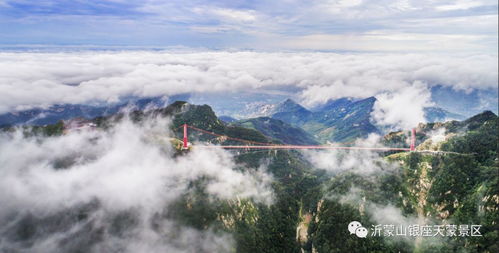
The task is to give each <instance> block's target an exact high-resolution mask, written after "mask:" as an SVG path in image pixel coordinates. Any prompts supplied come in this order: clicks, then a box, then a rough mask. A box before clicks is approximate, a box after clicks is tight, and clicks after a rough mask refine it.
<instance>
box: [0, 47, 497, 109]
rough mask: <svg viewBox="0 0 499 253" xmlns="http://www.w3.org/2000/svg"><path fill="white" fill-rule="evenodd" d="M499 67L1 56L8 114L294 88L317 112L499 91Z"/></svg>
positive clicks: (414, 61) (306, 56)
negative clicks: (377, 99)
mask: <svg viewBox="0 0 499 253" xmlns="http://www.w3.org/2000/svg"><path fill="white" fill-rule="evenodd" d="M497 67H498V65H497V56H492V55H475V56H452V57H451V56H441V55H438V56H435V55H433V56H432V55H415V54H403V55H400V54H334V53H257V52H206V51H205V52H164V51H161V52H146V51H125V52H63V53H29V52H25V53H0V93H1V94H2V100H1V101H0V113H5V112H8V111H13V110H22V109H29V108H33V107H38V106H48V105H51V104H54V103H70V104H71V103H92V102H116V101H119V100H120V99H121V98H123V97H127V96H169V95H175V94H180V93H187V92H198V93H207V92H227V91H248V90H249V91H252V90H255V89H257V90H258V89H259V90H262V92H264V90H265V89H286V88H290V89H293V90H298V91H299V94H297V97H298V99H299V100H301V102H302V103H304V104H305V105H314V104H319V103H323V102H326V101H327V100H329V99H333V98H340V97H357V98H360V97H367V96H375V95H379V94H384V93H394V94H397V92H398V91H399V90H401V89H406V88H409V89H411V88H410V87H413V83H414V82H418V83H422V84H424V85H428V86H431V85H437V84H440V85H447V86H452V87H453V88H455V89H462V90H470V89H487V88H496V86H497V81H498V73H497ZM380 96H381V98H383V96H384V95H380ZM387 96H388V95H387ZM385 97H386V96H385ZM386 98H388V97H386Z"/></svg>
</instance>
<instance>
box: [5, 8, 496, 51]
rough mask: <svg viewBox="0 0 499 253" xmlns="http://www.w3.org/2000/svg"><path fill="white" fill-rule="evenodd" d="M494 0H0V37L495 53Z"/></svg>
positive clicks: (32, 41)
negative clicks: (0, 31)
mask: <svg viewBox="0 0 499 253" xmlns="http://www.w3.org/2000/svg"><path fill="white" fill-rule="evenodd" d="M497 10H498V4H497V1H496V0H457V1H447V0H438V1H436V0H419V1H412V0H396V1H387V0H377V1H371V0H311V1H294V0H279V1H259V0H256V1H238V0H232V1H199V0H183V1H175V0H174V1H163V0H143V1H136V0H131V1H125V0H99V1H96V0H95V1H92V0H89V1H83V0H72V1H71V0H59V1H53V0H39V1H26V0H0V29H1V30H2V36H1V37H0V44H1V45H3V46H4V47H5V46H12V45H18V46H19V45H97V46H123V47H125V46H130V47H134V46H136V47H148V46H153V47H176V46H186V47H200V48H209V49H256V50H331V51H397V52H398V51H402V52H450V53H469V52H472V53H476V52H479V53H493V54H497V43H498V38H497V36H498V32H497V28H498V23H497V22H498V21H497V20H498V11H497Z"/></svg>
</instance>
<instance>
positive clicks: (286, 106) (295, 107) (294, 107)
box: [274, 98, 308, 113]
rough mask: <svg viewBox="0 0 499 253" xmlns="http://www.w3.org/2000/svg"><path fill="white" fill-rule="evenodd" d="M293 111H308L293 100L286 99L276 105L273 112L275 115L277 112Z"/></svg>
mask: <svg viewBox="0 0 499 253" xmlns="http://www.w3.org/2000/svg"><path fill="white" fill-rule="evenodd" d="M293 111H308V110H307V109H305V107H303V106H301V105H300V104H298V103H296V102H295V101H294V100H292V99H290V98H288V99H286V100H284V101H283V102H281V103H280V104H278V105H277V106H276V108H275V110H274V112H275V113H278V112H293Z"/></svg>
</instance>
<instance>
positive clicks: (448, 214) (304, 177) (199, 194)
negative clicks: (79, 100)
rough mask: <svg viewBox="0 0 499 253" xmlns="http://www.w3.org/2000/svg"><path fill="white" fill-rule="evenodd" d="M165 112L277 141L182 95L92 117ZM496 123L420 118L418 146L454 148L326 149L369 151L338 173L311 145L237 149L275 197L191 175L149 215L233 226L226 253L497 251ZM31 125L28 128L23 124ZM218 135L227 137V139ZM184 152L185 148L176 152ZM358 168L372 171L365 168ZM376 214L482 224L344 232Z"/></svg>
mask: <svg viewBox="0 0 499 253" xmlns="http://www.w3.org/2000/svg"><path fill="white" fill-rule="evenodd" d="M164 116H169V117H172V122H173V123H172V124H171V126H172V130H174V129H176V128H177V127H179V126H180V125H182V124H184V123H187V124H190V125H193V126H195V127H198V128H201V129H205V130H207V131H213V132H216V133H219V134H224V135H227V136H230V137H235V138H241V139H247V140H253V141H261V142H272V141H276V140H275V138H274V137H272V136H271V138H269V137H267V136H265V134H262V133H261V132H259V131H257V130H255V129H248V128H244V127H241V126H233V125H228V124H226V123H224V122H222V121H220V120H219V119H218V118H217V117H216V115H215V113H214V112H213V110H211V108H210V107H209V106H208V105H203V106H197V105H190V104H188V103H186V102H181V101H179V102H175V103H173V104H171V105H169V106H167V107H165V108H161V109H157V110H153V111H148V112H143V111H134V112H131V113H130V115H129V116H126V115H125V114H119V115H114V116H110V117H100V118H95V119H94V120H92V123H94V124H95V125H96V126H97V129H101V128H102V129H106V128H112V126H113V124H115V122H118V121H120V120H122V119H123V118H124V117H130V118H131V119H132V120H133V121H134V122H136V124H141V122H142V121H143V120H145V119H147V118H148V117H152V118H154V117H164ZM497 127H498V118H497V116H496V115H495V114H493V113H491V112H484V113H482V114H479V115H476V116H474V117H472V118H470V119H467V120H465V121H451V122H445V123H430V124H420V125H419V126H418V128H417V129H418V130H417V133H418V135H417V137H418V144H419V146H418V147H417V149H418V150H428V149H431V150H436V151H449V152H454V153H448V154H447V153H435V154H430V153H417V152H407V153H396V154H380V155H379V156H376V155H374V156H372V154H370V153H364V152H359V153H356V152H340V153H331V154H329V156H330V157H331V159H333V160H335V159H343V158H349V159H357V160H365V159H366V158H365V157H368V158H369V159H368V160H366V161H367V162H365V163H358V164H357V163H355V164H354V165H353V166H352V167H350V169H348V170H335V168H332V169H333V173H332V172H330V171H328V169H326V170H324V169H319V168H317V167H316V165H315V164H314V163H313V162H310V161H309V159H308V156H309V155H310V154H306V153H301V152H296V151H271V152H267V151H266V152H247V153H245V152H242V153H239V154H237V153H235V154H234V159H235V161H236V162H237V164H238V166H237V168H234V169H236V170H249V171H258V170H263V169H265V170H267V171H268V172H269V173H270V174H271V175H272V176H273V180H274V181H273V183H272V191H273V193H274V201H273V203H272V204H270V205H266V204H263V203H258V202H256V201H254V200H252V199H251V198H241V199H233V200H221V199H216V198H215V199H213V197H211V196H209V194H208V193H207V189H206V188H205V187H204V186H205V185H206V182H207V181H209V180H210V178H195V179H193V180H192V182H191V183H190V188H189V191H187V192H186V193H185V194H183V195H182V196H181V197H180V198H179V199H177V200H176V201H175V202H174V203H173V204H172V205H170V206H168V207H166V208H165V211H164V213H161V214H158V215H157V217H156V218H155V219H156V220H154V221H151V222H154V223H158V222H159V221H160V220H161V219H163V218H168V219H174V220H175V221H177V222H178V223H179V224H181V225H182V226H187V227H189V228H192V229H194V230H199V231H206V230H213V231H215V232H217V233H221V232H223V233H229V234H230V235H231V236H232V237H233V239H234V248H232V249H230V250H229V252H365V251H369V252H455V251H464V252H476V251H479V252H497V250H498V247H497V246H498V245H497V241H498V238H499V235H498V233H497V231H498V227H497V222H496V221H497V220H498V219H499V217H498V216H497V215H498V214H497V213H498V209H497V206H498V205H499V198H498V196H499V192H498V187H496V186H497V182H498V175H497V169H498V167H497V166H498V161H497V129H498V128H497ZM31 129H34V130H35V131H34V132H31V134H41V135H49V136H53V135H60V134H63V132H64V124H63V123H62V122H60V123H58V124H55V125H48V126H45V127H33V128H31ZM25 131H26V132H29V131H31V130H30V128H26V130H25ZM177 131H178V130H177ZM175 133H176V134H177V135H176V136H177V137H179V138H180V137H181V136H182V133H181V132H180V131H178V132H175ZM406 135H407V133H406V132H398V133H391V134H388V135H386V136H385V137H384V140H385V142H386V143H389V144H392V145H399V144H400V145H406V138H407V137H405V136H406ZM407 136H408V135H407ZM442 136H443V137H442ZM192 138H193V140H196V139H197V140H199V141H209V140H210V138H211V137H208V136H204V135H202V134H200V135H197V136H193V137H192ZM273 138H274V140H273ZM429 141H432V143H429ZM227 142H228V143H230V141H227ZM213 143H214V144H218V143H224V140H221V141H215V142H213ZM188 152H190V151H189V150H184V151H181V152H180V153H178V155H182V154H186V153H188ZM341 157H343V158H341ZM262 164H264V165H265V166H263V167H262ZM362 166H370V167H372V169H371V170H370V171H369V172H366V171H365V170H364V169H365V168H363V167H362ZM98 206H99V202H95V203H86V204H85V205H82V206H81V207H78V208H75V209H70V210H66V212H63V213H62V214H57V215H56V216H48V217H32V216H26V217H24V218H23V219H21V220H20V222H19V223H16V224H15V225H13V226H14V229H13V230H11V231H15V232H13V234H12V233H11V234H8V236H9V238H13V237H16V238H17V239H16V240H18V242H20V243H25V244H27V245H28V244H29V243H32V242H33V240H34V238H36V236H38V235H39V233H40V232H39V231H42V230H43V229H45V228H47V226H49V228H50V230H49V233H57V232H63V231H65V229H66V227H65V226H54V225H53V224H56V223H57V224H59V223H58V222H59V221H60V219H59V217H64V219H65V220H66V221H67V223H71V222H74V221H76V220H80V221H87V220H90V219H91V215H89V214H91V213H92V212H93V210H95V209H96V208H97V207H98ZM394 214H395V215H394ZM380 216H381V217H383V216H393V217H398V218H399V220H397V222H401V223H404V224H405V223H407V222H414V221H416V222H422V224H479V225H482V228H481V232H482V235H483V236H481V237H465V238H463V237H444V238H438V240H432V239H428V238H423V239H422V240H412V239H410V238H409V239H408V240H405V239H401V240H393V239H392V238H386V237H376V236H368V237H367V238H364V239H362V238H358V237H356V236H355V235H351V234H350V233H349V232H348V230H347V226H348V224H349V223H350V222H351V221H354V220H356V221H360V222H361V223H362V224H363V225H364V226H366V227H367V228H370V227H371V225H375V224H381V223H383V222H386V221H384V220H382V219H381V218H380ZM114 220H115V221H114V222H116V224H117V225H116V226H115V227H114V229H115V230H116V231H114V232H113V233H117V234H122V233H125V231H126V230H128V229H130V228H132V227H133V226H134V218H133V212H131V213H123V214H121V215H120V216H119V217H116V218H115V219H114ZM50 224H52V225H50ZM158 224H159V223H158ZM80 234H81V236H82V238H86V239H85V240H84V241H83V243H81V242H80V243H78V244H75V243H74V242H68V244H66V245H63V246H64V247H65V249H68V250H71V249H73V250H76V249H78V250H85V249H91V247H92V245H94V244H96V243H98V242H99V240H102V236H103V235H102V234H99V233H96V232H95V231H94V230H85V229H83V230H81V231H80ZM4 235H5V234H2V236H4ZM5 236H7V235H5ZM399 239H400V238H399Z"/></svg>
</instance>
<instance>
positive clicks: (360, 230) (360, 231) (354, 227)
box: [348, 221, 367, 238]
mask: <svg viewBox="0 0 499 253" xmlns="http://www.w3.org/2000/svg"><path fill="white" fill-rule="evenodd" d="M348 231H350V234H355V235H356V236H357V237H359V238H366V236H367V228H365V227H363V226H362V224H361V223H360V222H358V221H352V222H350V224H348Z"/></svg>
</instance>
